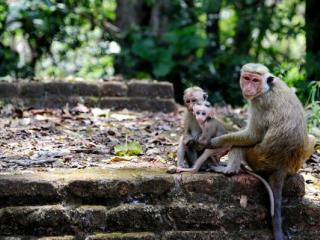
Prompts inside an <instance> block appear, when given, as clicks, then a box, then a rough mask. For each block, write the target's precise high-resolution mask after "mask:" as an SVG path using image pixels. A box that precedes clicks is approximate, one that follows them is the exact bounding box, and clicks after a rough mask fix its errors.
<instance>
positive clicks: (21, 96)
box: [0, 80, 176, 112]
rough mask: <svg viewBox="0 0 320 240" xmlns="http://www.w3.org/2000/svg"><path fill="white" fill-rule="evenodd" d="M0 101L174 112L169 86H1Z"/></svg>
mask: <svg viewBox="0 0 320 240" xmlns="http://www.w3.org/2000/svg"><path fill="white" fill-rule="evenodd" d="M0 100H2V102H4V103H15V104H19V105H23V106H24V107H35V108H39V107H41V108H43V107H63V106H65V105H66V104H67V103H69V105H70V106H74V105H76V104H77V103H83V104H85V105H87V106H90V107H94V106H95V107H100V108H111V109H123V108H127V109H129V110H138V111H141V110H142V111H143V110H147V111H154V112H158V111H161V112H172V111H174V110H175V108H176V106H175V101H174V93H173V86H172V84H171V83H168V82H156V81H141V80H131V81H128V82H124V81H107V82H99V83H95V84H93V83H84V82H62V81H59V82H58V81H57V82H19V83H6V82H3V83H0Z"/></svg>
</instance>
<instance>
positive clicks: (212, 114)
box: [209, 107, 216, 118]
mask: <svg viewBox="0 0 320 240" xmlns="http://www.w3.org/2000/svg"><path fill="white" fill-rule="evenodd" d="M215 114H216V112H215V110H214V108H213V107H211V109H210V112H209V117H210V118H214V115H215Z"/></svg>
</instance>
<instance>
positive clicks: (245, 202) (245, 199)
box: [240, 195, 248, 208]
mask: <svg viewBox="0 0 320 240" xmlns="http://www.w3.org/2000/svg"><path fill="white" fill-rule="evenodd" d="M247 205H248V197H247V196H246V195H241V197H240V206H241V207H243V208H246V207H247Z"/></svg>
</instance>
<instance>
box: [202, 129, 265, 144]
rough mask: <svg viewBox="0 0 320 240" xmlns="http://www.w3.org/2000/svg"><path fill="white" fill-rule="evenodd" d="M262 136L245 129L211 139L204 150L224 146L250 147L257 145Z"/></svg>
mask: <svg viewBox="0 0 320 240" xmlns="http://www.w3.org/2000/svg"><path fill="white" fill-rule="evenodd" d="M262 138H263V135H262V134H261V133H259V132H258V131H253V130H252V129H250V128H246V129H244V130H242V131H239V132H235V133H229V134H225V135H222V136H219V137H215V138H212V139H211V140H210V142H209V144H208V145H207V146H206V148H218V147H222V146H225V145H229V146H230V145H231V146H239V147H243V146H252V145H255V144H257V143H259V142H260V141H261V140H262Z"/></svg>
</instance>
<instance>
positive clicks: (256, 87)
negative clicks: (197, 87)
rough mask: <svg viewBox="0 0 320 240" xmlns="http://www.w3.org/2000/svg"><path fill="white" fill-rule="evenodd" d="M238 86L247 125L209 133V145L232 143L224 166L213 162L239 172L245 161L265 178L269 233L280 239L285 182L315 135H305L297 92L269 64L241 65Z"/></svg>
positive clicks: (308, 153) (306, 153)
mask: <svg viewBox="0 0 320 240" xmlns="http://www.w3.org/2000/svg"><path fill="white" fill-rule="evenodd" d="M240 87H241V90H242V94H243V96H244V98H245V99H246V100H248V102H249V120H248V124H247V126H246V128H245V129H244V130H241V131H238V132H235V133H229V134H225V135H222V136H220V137H216V138H212V139H211V140H210V143H209V144H208V146H207V147H208V148H219V147H222V146H226V145H231V146H232V149H231V151H230V153H229V160H228V164H227V166H226V167H222V166H218V167H214V170H215V171H217V172H221V173H225V174H230V173H237V172H238V171H239V170H240V164H241V161H245V162H247V164H248V165H249V166H250V167H251V168H252V169H253V171H254V172H257V173H263V174H265V175H266V176H268V177H269V178H268V180H269V183H270V186H271V189H272V191H273V194H274V201H275V213H274V216H273V217H272V226H273V233H274V237H275V240H282V239H283V232H282V228H281V200H282V188H283V183H284V180H285V178H286V177H287V176H290V175H294V174H295V173H296V172H297V171H298V170H299V168H300V167H301V166H302V164H303V163H304V161H305V160H306V159H308V158H309V157H310V156H311V154H312V153H313V151H314V146H315V139H314V137H313V136H311V135H308V134H307V128H306V120H305V114H304V110H303V107H302V104H301V103H300V101H299V100H298V98H297V96H296V95H295V94H294V92H293V91H292V90H291V89H290V88H289V87H288V86H287V85H286V84H285V83H284V82H283V81H282V80H280V79H279V78H277V77H274V76H273V75H272V74H271V73H270V72H269V70H268V68H267V67H265V66H264V65H261V64H257V63H248V64H245V65H244V66H243V67H242V69H241V76H240Z"/></svg>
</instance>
